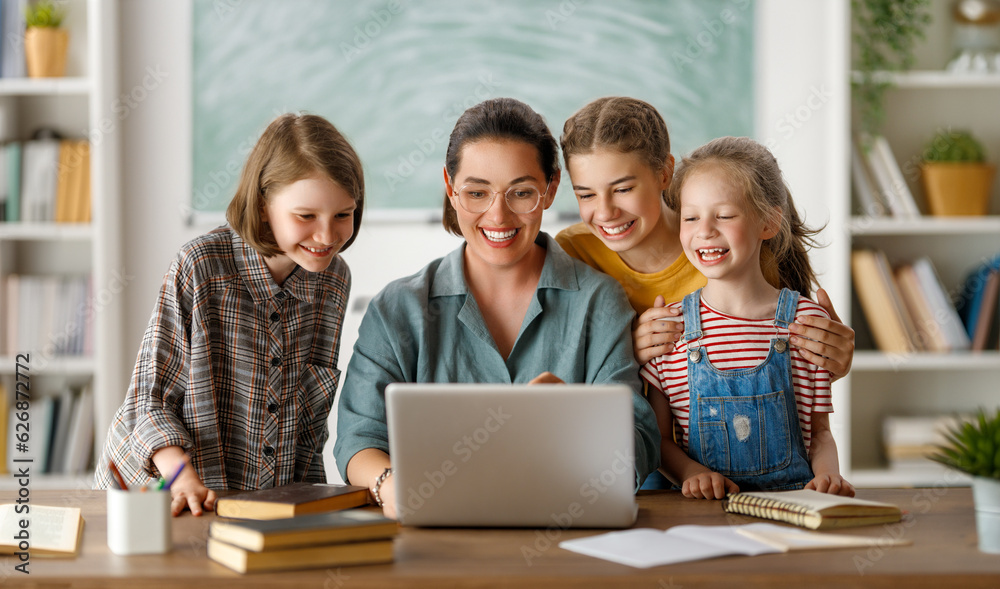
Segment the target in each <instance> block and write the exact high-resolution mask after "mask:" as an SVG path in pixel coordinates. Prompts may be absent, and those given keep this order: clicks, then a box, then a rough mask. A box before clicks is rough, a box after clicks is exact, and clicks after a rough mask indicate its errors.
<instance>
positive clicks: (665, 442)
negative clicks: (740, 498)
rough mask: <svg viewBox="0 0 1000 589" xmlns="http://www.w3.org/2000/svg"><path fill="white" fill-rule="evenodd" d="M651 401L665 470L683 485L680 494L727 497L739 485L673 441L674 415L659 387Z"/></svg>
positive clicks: (717, 497)
mask: <svg viewBox="0 0 1000 589" xmlns="http://www.w3.org/2000/svg"><path fill="white" fill-rule="evenodd" d="M649 404H650V405H651V406H652V407H653V412H654V413H655V414H656V423H657V425H658V426H659V428H660V456H661V464H662V468H661V470H662V472H663V474H664V475H666V477H667V478H668V479H670V482H672V483H674V484H675V485H681V493H682V494H683V495H684V496H685V497H688V498H690V499H725V497H726V495H727V494H729V493H738V492H739V490H740V488H739V486H737V485H736V483H734V482H733V481H731V480H729V479H728V478H726V477H724V476H722V475H721V474H719V473H717V472H714V471H712V470H711V469H709V468H708V467H707V466H704V465H702V464H701V463H699V462H697V461H695V460H693V459H692V458H691V457H690V456H688V455H687V452H685V451H684V450H682V449H681V447H680V446H678V445H677V443H676V442H674V436H673V432H674V418H673V414H672V413H671V412H670V404H669V403H668V402H667V398H666V396H665V395H664V394H663V393H662V392H661V391H659V390H657V389H652V390H650V394H649Z"/></svg>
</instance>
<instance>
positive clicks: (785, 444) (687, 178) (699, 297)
mask: <svg viewBox="0 0 1000 589" xmlns="http://www.w3.org/2000/svg"><path fill="white" fill-rule="evenodd" d="M667 203H668V205H669V206H670V207H671V208H672V209H673V210H675V211H677V212H678V214H679V219H680V228H679V233H680V241H681V245H682V247H683V249H684V254H685V255H686V256H687V258H688V259H689V260H690V262H691V264H692V265H693V266H694V267H695V268H697V269H698V270H699V271H700V272H701V273H702V274H704V275H705V278H706V284H705V286H704V287H703V288H700V289H698V290H696V291H695V292H693V293H691V294H689V295H687V296H686V297H685V298H684V299H683V301H681V302H679V303H674V304H672V305H670V307H674V308H676V309H679V310H680V311H681V313H682V317H683V321H684V335H683V336H682V338H681V340H679V341H678V342H677V344H676V346H675V347H674V349H673V350H672V351H670V352H668V353H666V354H663V355H661V356H658V357H656V358H654V359H653V360H651V361H650V362H648V363H647V364H646V365H645V366H644V367H643V369H642V375H643V378H644V379H645V380H646V381H648V382H649V383H650V385H652V387H655V389H658V390H659V391H662V393H663V394H655V393H651V394H650V396H649V400H650V403H651V404H652V405H653V408H654V411H655V412H656V414H657V418H658V421H659V425H660V431H661V435H662V440H661V453H662V469H663V471H664V472H665V474H666V475H667V477H668V478H669V479H670V480H671V481H673V482H674V483H675V484H677V485H680V486H681V490H682V492H683V493H684V495H685V496H686V497H693V498H706V499H713V498H714V499H721V498H724V497H725V496H726V494H728V493H734V492H737V491H740V490H756V489H765V490H779V489H800V488H803V487H805V488H807V489H815V490H818V491H821V492H827V493H833V494H840V495H850V496H853V495H854V488H853V486H851V484H850V483H849V482H847V481H846V480H844V478H843V477H841V476H840V468H839V465H838V460H837V447H836V443H835V442H834V439H833V435H832V433H831V431H830V420H829V413H830V412H831V411H832V410H833V407H832V405H831V402H830V373H829V372H828V371H827V370H825V369H822V368H820V367H818V366H816V365H815V364H812V363H810V362H809V361H808V360H807V359H806V357H804V356H803V354H802V353H801V352H800V350H799V349H798V348H796V347H793V346H791V345H790V343H789V337H790V334H789V330H788V326H789V325H790V324H792V323H794V322H796V321H797V320H798V319H799V318H800V317H804V316H816V317H829V315H828V313H827V312H826V311H825V310H824V309H823V308H822V307H820V306H819V305H818V304H817V303H815V302H813V301H811V300H809V299H808V298H806V297H807V296H808V295H809V293H810V291H811V287H812V286H813V284H814V283H815V274H814V273H813V270H812V268H811V267H810V264H809V258H808V254H807V251H806V248H807V246H809V245H812V243H813V242H812V236H813V235H815V233H816V231H814V230H811V229H809V228H807V227H806V226H805V225H804V224H803V223H802V222H801V221H800V220H799V218H798V215H797V213H796V212H795V207H794V204H793V203H792V199H791V195H790V194H789V191H788V188H787V186H786V185H785V183H784V181H783V179H782V175H781V170H780V169H779V167H778V163H777V161H776V160H775V158H774V156H773V155H771V153H770V152H769V151H768V150H767V148H765V147H764V146H762V145H760V144H759V143H756V142H755V141H752V140H750V139H748V138H745V137H743V138H737V137H723V138H721V139H716V140H714V141H711V142H709V143H708V144H706V145H704V146H702V147H700V148H698V149H696V150H695V151H694V152H693V153H692V154H691V155H690V156H688V157H686V158H684V160H683V161H682V162H681V164H680V166H679V168H678V171H677V173H676V175H675V176H674V178H673V182H672V184H671V186H670V190H669V192H668V196H667ZM770 264H777V265H778V266H779V267H780V268H781V269H782V271H781V275H782V283H783V284H786V285H788V288H781V289H778V288H775V287H774V286H772V284H771V283H770V282H768V280H767V279H766V278H765V268H764V265H770ZM800 293H801V294H800ZM675 438H676V440H677V441H676V442H675V441H674V440H675Z"/></svg>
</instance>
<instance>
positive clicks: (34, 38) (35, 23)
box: [24, 0, 69, 78]
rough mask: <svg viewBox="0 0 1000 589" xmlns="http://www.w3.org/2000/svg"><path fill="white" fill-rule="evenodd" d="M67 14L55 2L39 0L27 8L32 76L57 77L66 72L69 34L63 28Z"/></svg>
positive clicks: (27, 44) (27, 57) (27, 47)
mask: <svg viewBox="0 0 1000 589" xmlns="http://www.w3.org/2000/svg"><path fill="white" fill-rule="evenodd" d="M64 17H65V12H64V11H63V9H62V7H61V6H58V5H56V3H55V2H53V1H52V0H35V1H34V2H30V3H29V4H27V5H26V6H25V8H24V18H25V26H26V27H27V28H26V29H25V31H24V58H25V61H26V62H27V66H28V76H29V77H32V78H57V77H61V76H63V75H65V73H66V53H67V51H68V49H69V31H67V30H66V29H64V28H61V25H62V21H63V18H64Z"/></svg>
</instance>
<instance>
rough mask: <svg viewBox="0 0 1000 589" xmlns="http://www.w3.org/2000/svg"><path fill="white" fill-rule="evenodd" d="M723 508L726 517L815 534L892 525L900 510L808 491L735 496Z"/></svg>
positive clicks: (883, 504)
mask: <svg viewBox="0 0 1000 589" xmlns="http://www.w3.org/2000/svg"><path fill="white" fill-rule="evenodd" d="M722 507H723V508H724V509H725V510H726V511H727V512H729V513H740V514H743V515H752V516H754V517H763V518H766V519H773V520H776V521H782V522H787V523H790V524H794V525H796V526H802V527H804V528H811V529H814V530H817V529H827V528H846V527H852V526H868V525H872V524H883V523H893V522H898V521H899V520H900V519H901V517H902V512H901V511H900V509H899V507H897V506H895V505H892V504H889V503H879V502H877V501H865V500H863V499H855V498H853V497H841V496H838V495H830V494H828V493H820V492H819V491H812V490H809V489H801V490H798V491H772V492H764V491H761V492H749V493H736V494H734V495H730V496H729V497H727V498H726V499H725V501H724V502H723V504H722Z"/></svg>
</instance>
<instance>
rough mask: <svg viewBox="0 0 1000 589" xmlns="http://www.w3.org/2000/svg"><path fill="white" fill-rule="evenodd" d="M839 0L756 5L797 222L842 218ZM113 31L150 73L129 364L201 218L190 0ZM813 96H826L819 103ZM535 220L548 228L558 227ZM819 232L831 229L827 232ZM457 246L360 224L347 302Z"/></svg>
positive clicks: (767, 122)
mask: <svg viewBox="0 0 1000 589" xmlns="http://www.w3.org/2000/svg"><path fill="white" fill-rule="evenodd" d="M845 2H846V0H836V1H831V0H760V1H759V2H758V5H757V22H758V31H757V35H756V37H757V39H758V40H759V45H758V48H757V56H758V62H759V63H758V66H757V70H758V75H759V78H758V85H759V86H760V88H759V91H758V96H757V98H756V100H757V110H758V116H757V129H758V138H759V139H761V140H763V141H767V140H769V139H773V140H774V141H775V142H774V144H773V146H774V151H775V155H776V156H777V157H778V159H779V161H780V162H781V163H782V167H783V169H784V170H785V173H786V175H787V178H788V181H789V183H790V185H791V187H792V193H793V195H795V198H796V201H797V203H798V205H799V207H800V209H803V210H805V211H806V212H807V217H808V219H809V220H810V221H813V222H816V223H821V222H824V221H827V220H829V221H830V222H831V223H830V225H831V229H832V228H833V226H834V223H837V224H838V225H842V222H843V215H842V214H840V213H836V212H832V211H831V210H830V208H829V206H828V203H831V202H839V200H840V199H838V198H836V197H835V195H836V194H838V193H839V191H844V190H846V187H845V186H844V182H843V177H844V176H845V174H841V173H840V170H841V169H846V160H844V162H843V166H841V162H840V158H842V157H846V156H844V155H843V154H842V153H840V152H841V151H843V146H842V145H838V144H837V142H836V141H834V140H831V138H836V137H839V135H840V131H838V130H837V125H841V124H845V125H846V123H844V120H846V119H843V117H845V116H846V114H845V113H846V105H845V102H844V97H843V96H842V94H843V84H844V83H846V81H843V80H846V74H845V71H846V62H843V63H842V60H841V59H840V53H842V52H844V51H846V49H844V48H843V43H844V41H845V40H846V37H845V38H844V39H839V38H834V36H836V35H837V33H836V32H834V33H831V32H830V31H836V30H837V29H836V27H831V19H834V21H833V22H835V19H836V18H837V15H838V14H839V13H840V12H842V11H843V6H844V4H845ZM120 30H121V31H122V42H121V53H122V59H121V84H122V92H123V93H124V94H128V93H129V92H130V90H131V89H132V88H134V87H138V86H141V85H142V83H143V81H144V79H146V80H147V81H148V76H150V75H151V72H155V73H156V74H157V77H158V78H159V79H160V81H159V83H158V84H157V86H156V88H155V89H153V90H150V91H149V92H147V93H146V95H145V97H144V98H143V99H142V100H141V101H137V102H136V103H135V104H134V107H133V108H131V109H130V110H129V112H128V115H127V117H126V118H125V119H124V120H123V122H122V132H123V136H122V145H123V149H122V152H123V157H122V159H123V161H122V169H123V179H122V201H123V203H124V205H123V211H122V213H123V215H122V218H123V219H124V220H125V223H126V226H125V227H124V231H123V239H124V243H123V253H124V265H125V268H126V270H127V271H128V272H129V273H130V274H131V275H133V276H134V280H133V281H132V282H131V283H130V286H129V288H128V290H127V291H126V293H125V297H126V303H125V318H124V332H125V335H124V338H125V341H124V346H123V348H124V349H125V350H127V351H128V352H127V354H128V356H129V361H128V362H126V364H128V368H127V370H128V371H130V370H131V363H132V359H133V357H134V354H135V352H136V351H137V350H138V348H139V343H140V340H141V337H142V332H143V330H144V329H145V326H146V323H147V321H148V319H149V314H150V311H151V310H152V306H153V302H154V300H155V296H156V291H157V289H158V287H159V284H160V280H161V279H162V277H163V274H164V272H165V271H166V269H167V266H168V264H169V261H170V259H171V258H172V256H173V255H174V254H175V252H176V251H177V249H178V248H179V247H180V246H181V245H182V244H183V243H184V242H186V241H187V240H189V239H191V238H193V237H195V236H197V235H199V234H201V233H203V232H204V231H205V230H207V229H208V228H209V227H208V226H201V227H189V226H187V225H186V221H185V219H186V215H185V208H184V207H185V204H186V203H187V202H188V201H189V194H190V185H191V181H190V176H191V155H190V142H191V129H190V126H191V107H190V102H191V68H190V60H191V40H190V0H179V1H174V2H157V1H147V0H123V1H122V2H121V26H120ZM831 35H833V36H831ZM262 91H266V89H262ZM827 91H829V92H827ZM817 93H819V95H821V96H827V94H829V96H827V97H826V98H825V100H820V98H817V97H816V95H817ZM789 116H791V117H793V119H788V117H789ZM796 117H797V118H796ZM782 121H786V122H785V123H784V124H783V123H782ZM788 125H792V126H791V132H789V128H788ZM442 163H443V162H442ZM544 228H545V229H546V230H547V231H550V232H554V231H556V230H558V229H559V228H560V225H558V224H553V225H549V224H547V225H546V226H545V227H544ZM827 235H828V236H830V235H834V236H836V235H837V233H836V231H831V230H829V229H828V231H827ZM829 239H830V238H829V237H828V240H829ZM458 243H459V242H458V240H457V238H454V237H452V236H450V235H448V234H447V233H445V231H444V230H443V229H442V228H441V227H440V225H439V224H426V223H410V224H406V223H374V222H367V223H365V225H364V227H363V228H362V230H361V233H360V235H359V236H358V239H357V241H356V242H355V243H354V245H353V246H352V247H351V249H350V250H349V251H348V252H346V253H345V255H344V258H345V259H346V260H347V262H348V263H349V264H350V266H351V269H352V272H353V276H354V289H353V292H352V300H358V299H361V298H365V297H370V296H371V295H373V294H375V293H376V292H378V290H379V289H380V288H381V287H382V286H383V285H384V284H385V283H387V282H388V281H389V280H391V279H394V278H398V277H400V276H403V275H406V274H410V273H412V272H415V271H416V270H418V269H419V268H420V267H421V266H423V265H424V264H425V263H427V262H428V261H430V260H431V259H433V258H435V257H438V256H441V255H443V254H444V253H446V252H448V251H450V250H451V249H453V248H454V247H455V246H456V245H457V244H458ZM832 251H833V250H831V252H832ZM830 257H831V255H830V254H827V253H825V252H820V253H819V254H818V255H817V260H818V261H819V265H820V266H821V267H822V268H826V269H828V270H829V271H828V272H827V273H826V274H825V275H824V276H823V277H822V282H823V284H824V285H825V286H827V287H828V288H829V289H831V290H832V292H833V293H834V294H835V303H836V304H837V305H838V306H839V307H840V308H843V309H846V301H845V298H846V293H847V291H846V280H845V277H844V276H840V275H838V274H837V272H835V271H834V269H837V268H842V267H844V265H843V264H841V263H840V261H839V260H837V259H833V260H831V259H829V258H830ZM833 257H834V258H836V256H833ZM842 315H843V313H842ZM359 322H360V315H359V314H357V313H352V314H351V315H349V316H348V317H347V319H346V321H345V331H344V337H343V344H342V345H343V347H342V351H341V354H342V367H346V362H347V359H348V357H349V355H350V350H351V347H352V346H353V342H354V336H355V334H356V332H357V326H358V323H359ZM125 376H126V377H127V376H128V375H125ZM122 396H123V397H124V391H122ZM331 425H332V423H331ZM327 456H328V457H329V456H331V454H330V453H329V452H328V453H327ZM332 463H333V461H332V458H328V471H329V472H330V475H331V479H332V480H336V479H337V475H336V474H335V469H334V468H333V464H332Z"/></svg>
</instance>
